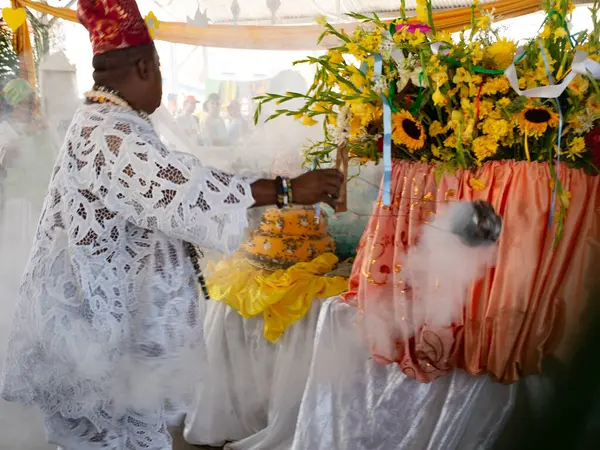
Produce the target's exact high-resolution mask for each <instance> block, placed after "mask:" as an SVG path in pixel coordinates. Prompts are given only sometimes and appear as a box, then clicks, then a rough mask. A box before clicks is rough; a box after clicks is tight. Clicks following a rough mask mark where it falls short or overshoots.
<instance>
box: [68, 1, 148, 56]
mask: <svg viewBox="0 0 600 450" xmlns="http://www.w3.org/2000/svg"><path fill="white" fill-rule="evenodd" d="M77 18H78V19H79V22H81V24H82V25H83V26H84V27H85V28H86V29H87V30H88V32H89V33H90V40H91V41H92V49H93V51H94V55H100V54H102V53H106V52H110V51H112V50H118V49H122V48H128V47H137V46H139V45H145V44H151V43H152V38H151V37H150V32H149V31H148V27H147V26H146V22H145V21H144V19H143V18H142V15H141V14H140V10H139V8H138V6H137V3H136V2H135V0H78V2H77Z"/></svg>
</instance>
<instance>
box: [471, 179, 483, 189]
mask: <svg viewBox="0 0 600 450" xmlns="http://www.w3.org/2000/svg"><path fill="white" fill-rule="evenodd" d="M469 186H471V189H473V190H474V191H481V190H483V189H485V183H484V182H483V181H481V180H480V179H479V178H471V179H470V180H469Z"/></svg>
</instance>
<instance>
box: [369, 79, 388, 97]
mask: <svg viewBox="0 0 600 450" xmlns="http://www.w3.org/2000/svg"><path fill="white" fill-rule="evenodd" d="M371 83H372V88H373V91H374V92H376V93H377V94H379V95H382V94H383V93H384V92H386V91H387V90H388V89H389V87H390V86H389V83H388V81H387V80H386V79H385V78H384V77H382V76H381V75H374V76H373V78H372V79H371Z"/></svg>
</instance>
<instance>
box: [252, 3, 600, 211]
mask: <svg viewBox="0 0 600 450" xmlns="http://www.w3.org/2000/svg"><path fill="white" fill-rule="evenodd" d="M544 8H545V11H546V13H547V15H546V19H545V21H544V23H543V24H541V25H542V26H541V27H540V31H539V33H538V36H536V37H535V38H533V39H531V40H530V41H528V42H526V43H525V44H523V47H522V49H521V51H520V52H518V48H519V45H518V44H517V42H514V41H511V40H509V39H506V38H505V37H502V36H501V34H500V31H499V30H498V29H497V28H495V26H494V21H493V16H492V14H491V13H489V12H486V11H485V10H483V9H480V8H479V6H478V4H477V2H475V3H474V4H473V5H472V7H471V26H470V28H468V29H464V30H462V31H461V32H460V33H459V36H458V38H456V37H454V38H453V36H451V35H449V34H448V33H446V32H444V31H440V30H437V29H436V27H435V23H434V21H433V14H432V6H431V0H417V16H418V20H419V22H414V20H409V19H408V18H407V16H406V13H405V8H404V2H402V6H401V11H400V18H399V19H397V20H394V21H392V22H391V23H384V22H383V21H381V20H380V19H379V18H378V17H377V16H376V15H374V16H373V17H367V16H364V15H360V14H351V17H353V18H354V19H356V20H359V21H361V25H360V26H359V27H358V28H357V29H356V30H355V31H354V33H352V34H347V33H345V32H344V31H343V30H338V29H337V28H335V27H334V26H332V25H331V24H329V23H327V22H326V20H325V19H324V18H323V17H321V18H318V19H317V22H319V23H320V24H321V25H322V26H323V27H324V32H323V34H322V36H321V39H322V38H323V37H325V36H327V35H333V36H335V37H337V38H338V39H339V41H340V45H339V46H338V47H335V48H332V49H330V50H329V51H328V52H327V53H326V54H325V55H323V56H321V57H318V58H313V57H310V58H307V59H305V60H303V61H298V62H297V63H296V64H299V63H308V64H313V65H315V67H316V74H315V77H314V82H313V84H312V86H311V87H310V89H309V91H308V92H307V93H296V92H289V93H287V94H285V95H274V94H266V95H264V96H261V97H258V102H259V106H258V108H257V114H256V119H257V120H258V117H259V114H260V111H261V106H262V105H264V104H265V103H268V102H276V103H277V104H278V105H282V109H277V110H276V111H275V113H274V114H273V115H272V116H271V117H270V118H269V119H273V118H276V117H278V116H281V115H288V116H294V117H296V118H297V119H298V120H302V122H303V123H304V124H305V125H316V124H317V123H319V122H320V121H321V120H320V119H322V124H323V129H324V138H323V140H322V141H320V142H312V143H311V144H310V146H309V147H308V149H307V156H308V159H309V160H311V161H312V160H315V159H316V160H317V161H318V162H320V163H327V162H330V161H331V155H332V152H334V151H335V150H337V149H338V147H340V146H344V147H345V148H346V149H347V150H348V152H349V156H350V158H351V159H354V160H355V161H358V162H359V163H364V162H366V161H370V160H375V161H378V160H379V159H380V157H381V154H382V147H383V140H382V136H383V131H384V129H383V128H384V127H383V111H384V107H387V105H389V108H390V109H391V138H392V157H393V158H402V159H413V160H421V161H429V162H432V163H435V164H437V165H438V167H439V171H440V174H441V173H443V172H444V171H446V170H454V169H457V168H468V167H473V166H477V165H481V164H482V163H483V162H485V161H488V160H498V159H516V160H528V161H552V160H554V159H555V158H556V157H557V153H558V149H559V147H558V146H559V131H560V137H561V139H560V143H561V147H560V151H561V160H563V161H566V162H567V163H568V164H569V165H570V166H571V167H576V168H583V169H585V170H587V171H589V172H590V173H597V172H598V168H600V130H599V129H598V119H600V88H599V84H598V81H597V80H595V79H594V77H593V76H590V74H589V73H588V74H577V76H575V77H574V78H573V79H572V81H571V82H570V83H569V85H568V88H566V89H565V90H564V92H563V93H562V94H561V95H560V96H559V97H558V98H556V99H545V98H534V97H531V96H529V97H528V96H523V95H520V93H518V92H517V91H516V90H515V89H514V88H513V86H511V83H510V81H509V78H508V77H507V75H506V74H505V71H506V69H507V68H509V67H510V66H514V68H515V69H516V75H517V77H516V78H517V80H518V89H521V90H527V89H531V88H539V87H548V86H551V85H553V84H560V83H561V81H563V80H564V79H565V77H567V76H569V73H570V72H571V65H572V63H573V61H574V58H575V56H576V53H577V51H585V52H587V54H588V58H589V59H590V60H592V61H600V39H599V38H600V18H599V17H598V11H599V2H598V0H596V2H595V3H594V4H593V6H592V7H591V8H590V11H591V14H592V20H593V23H594V27H593V29H592V30H589V31H586V32H582V33H578V34H576V35H571V33H570V31H569V26H568V25H569V22H568V20H569V17H570V13H571V12H572V10H573V9H574V6H573V4H572V3H571V2H570V1H569V0H546V4H545V5H544ZM378 61H379V62H378ZM513 63H514V65H513ZM378 64H379V65H380V68H379V67H378ZM293 99H302V100H303V102H302V107H300V108H299V109H295V110H292V109H283V107H284V106H285V103H286V102H288V101H290V100H293ZM385 103H387V105H385ZM476 184H477V180H476V179H474V181H473V185H472V186H473V188H475V189H476V188H478V186H477V185H476ZM479 187H481V186H479ZM559 191H560V192H559V199H560V202H561V205H563V206H564V207H566V204H567V203H568V193H566V192H562V189H560V188H559ZM561 211H563V212H564V208H561Z"/></svg>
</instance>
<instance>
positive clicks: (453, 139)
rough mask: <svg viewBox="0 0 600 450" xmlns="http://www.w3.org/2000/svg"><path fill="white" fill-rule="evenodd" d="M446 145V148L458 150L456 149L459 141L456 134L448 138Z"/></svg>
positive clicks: (445, 141)
mask: <svg viewBox="0 0 600 450" xmlns="http://www.w3.org/2000/svg"><path fill="white" fill-rule="evenodd" d="M444 145H445V146H446V147H450V148H456V147H458V139H457V138H456V135H455V134H451V135H450V136H448V137H447V138H446V139H445V140H444Z"/></svg>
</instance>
